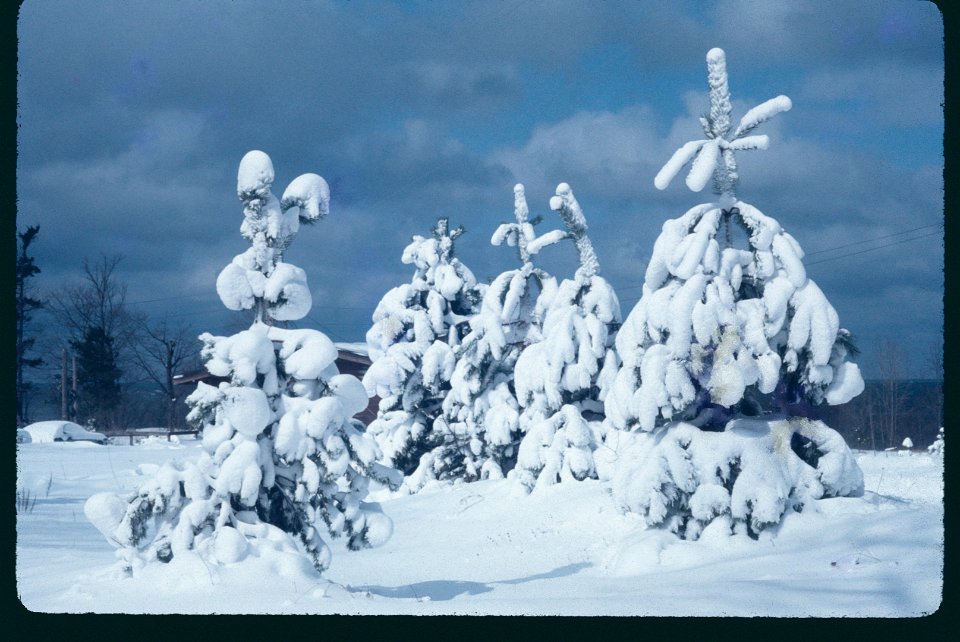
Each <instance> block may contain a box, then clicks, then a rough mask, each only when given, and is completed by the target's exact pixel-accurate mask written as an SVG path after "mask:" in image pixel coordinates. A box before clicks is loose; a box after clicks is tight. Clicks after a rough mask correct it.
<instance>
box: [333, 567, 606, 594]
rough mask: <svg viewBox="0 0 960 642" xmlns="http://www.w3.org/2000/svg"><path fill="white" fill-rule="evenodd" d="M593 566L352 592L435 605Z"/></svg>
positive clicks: (370, 587)
mask: <svg viewBox="0 0 960 642" xmlns="http://www.w3.org/2000/svg"><path fill="white" fill-rule="evenodd" d="M588 566H590V563H589V562H578V563H576V564H567V565H566V566H561V567H559V568H555V569H554V570H552V571H547V572H545V573H537V574H536V575H528V576H526V577H518V578H516V579H512V580H497V581H493V582H489V583H487V584H484V583H483V582H467V581H462V580H430V581H427V582H417V583H416V584H403V585H401V586H375V585H367V586H350V587H347V588H348V590H350V591H366V592H368V593H372V594H373V595H379V596H381V597H390V598H416V599H418V600H419V599H422V598H424V597H426V598H429V599H430V600H431V601H434V602H437V601H439V602H443V601H446V600H452V599H453V598H455V597H457V596H458V595H479V594H480V593H488V592H490V591H492V590H493V586H492V585H493V584H524V583H526V582H534V581H536V580H548V579H553V578H557V577H565V576H567V575H573V574H574V573H578V572H580V571H581V570H583V569H585V568H586V567H588Z"/></svg>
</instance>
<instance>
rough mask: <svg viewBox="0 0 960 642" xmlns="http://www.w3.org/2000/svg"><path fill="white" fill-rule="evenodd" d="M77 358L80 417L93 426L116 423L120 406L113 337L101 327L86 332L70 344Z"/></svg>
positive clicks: (118, 369)
mask: <svg viewBox="0 0 960 642" xmlns="http://www.w3.org/2000/svg"><path fill="white" fill-rule="evenodd" d="M70 346H71V347H72V348H73V350H74V352H75V354H76V357H77V371H78V372H77V375H78V379H79V387H80V390H79V399H78V403H79V408H78V412H79V414H80V415H81V416H83V417H86V418H87V420H88V421H93V423H94V425H96V426H109V425H113V424H115V423H116V421H115V419H116V418H115V414H116V411H117V408H118V406H119V405H120V374H121V373H120V368H118V367H117V362H116V350H115V348H114V342H113V337H111V336H110V335H108V334H107V332H106V331H105V330H104V329H103V328H102V327H92V328H87V330H86V331H85V332H84V334H83V337H82V338H81V339H80V340H79V341H77V340H73V341H71V342H70Z"/></svg>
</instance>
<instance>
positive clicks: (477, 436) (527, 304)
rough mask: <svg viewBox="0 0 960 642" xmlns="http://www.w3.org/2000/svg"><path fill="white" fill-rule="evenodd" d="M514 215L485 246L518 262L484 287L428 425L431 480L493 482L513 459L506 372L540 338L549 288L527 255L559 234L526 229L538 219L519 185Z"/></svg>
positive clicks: (513, 417)
mask: <svg viewBox="0 0 960 642" xmlns="http://www.w3.org/2000/svg"><path fill="white" fill-rule="evenodd" d="M514 215H515V217H516V223H503V224H501V225H500V226H499V227H498V228H497V230H496V231H495V232H494V234H493V238H491V240H490V242H491V243H492V244H493V245H501V244H503V243H504V242H506V243H507V244H508V245H511V246H516V248H517V253H518V256H519V259H520V264H521V265H520V267H519V268H518V269H515V270H508V271H506V272H504V273H502V274H500V275H499V276H498V277H497V278H495V279H494V280H493V282H492V283H491V284H490V286H489V287H488V288H487V290H486V293H485V294H484V297H483V302H482V303H481V305H480V309H479V311H478V312H477V314H476V315H475V316H474V317H473V318H471V319H470V333H469V334H468V335H467V336H466V337H465V338H464V339H463V343H462V344H461V345H460V347H459V349H458V351H457V353H458V356H457V363H456V367H455V368H454V370H453V375H452V376H451V378H450V392H449V393H448V394H447V396H446V398H445V399H444V400H443V414H442V415H441V416H439V417H438V418H437V420H436V421H435V422H434V426H433V427H434V431H435V432H436V436H437V438H438V439H441V440H442V443H441V444H440V445H439V446H438V447H437V448H435V449H434V450H433V451H432V452H431V454H430V461H431V471H430V472H431V474H432V475H433V476H434V477H436V478H437V479H449V478H462V479H465V480H467V481H473V480H476V479H481V478H483V479H486V478H494V479H499V478H501V477H503V476H504V475H505V474H506V473H507V472H509V471H510V470H511V469H512V468H513V466H514V464H515V462H516V458H517V447H518V446H519V443H520V437H521V436H522V431H521V429H520V405H519V403H518V402H517V399H516V392H515V388H514V383H513V371H514V367H515V365H516V363H517V358H518V357H519V356H520V354H521V353H522V352H523V351H524V350H525V349H526V348H527V347H529V346H530V345H532V344H535V343H537V342H538V341H540V339H541V330H540V326H541V322H542V310H541V309H538V308H537V301H538V298H539V295H540V294H541V293H542V292H547V293H550V292H553V291H554V290H556V287H557V286H556V280H555V279H554V278H553V277H552V276H550V275H548V274H547V273H546V272H544V271H543V270H542V269H540V268H538V267H535V266H534V265H533V257H534V256H535V255H536V254H537V253H538V252H539V251H540V249H542V248H543V247H545V246H547V245H549V244H551V243H555V242H557V241H559V240H560V238H561V236H560V235H559V234H558V233H557V232H551V233H548V234H546V235H544V236H543V237H541V238H537V236H536V233H535V232H534V226H535V225H537V224H538V223H539V222H540V220H541V219H540V217H539V216H538V217H536V218H534V219H532V220H530V219H529V208H528V207H527V201H526V197H525V195H524V190H523V185H516V186H515V187H514ZM560 234H562V233H560ZM548 296H549V295H548Z"/></svg>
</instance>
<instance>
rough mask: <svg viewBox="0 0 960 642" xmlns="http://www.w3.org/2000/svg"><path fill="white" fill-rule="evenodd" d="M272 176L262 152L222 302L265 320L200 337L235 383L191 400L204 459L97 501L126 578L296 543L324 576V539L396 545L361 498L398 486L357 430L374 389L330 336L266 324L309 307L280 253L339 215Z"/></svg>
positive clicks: (90, 512)
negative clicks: (178, 561)
mask: <svg viewBox="0 0 960 642" xmlns="http://www.w3.org/2000/svg"><path fill="white" fill-rule="evenodd" d="M273 178H274V172H273V164H272V162H271V161H270V158H269V157H268V156H267V155H266V154H264V153H263V152H260V151H252V152H249V153H248V154H246V155H245V156H244V157H243V160H242V161H241V162H240V170H239V173H238V177H237V193H238V195H239V196H240V200H241V201H242V202H243V213H244V220H243V224H242V225H241V227H240V230H241V233H242V235H243V236H244V238H246V239H247V240H249V241H250V243H251V247H250V249H249V250H247V251H246V252H244V253H243V254H240V255H239V256H237V257H236V258H234V260H233V262H232V263H231V264H229V265H228V266H227V267H226V268H225V269H224V270H223V271H222V272H221V273H220V276H219V278H218V279H217V292H218V294H219V295H220V298H221V300H222V301H223V303H224V305H226V306H227V307H228V308H230V309H232V310H248V309H254V310H255V311H256V315H255V318H254V322H253V325H252V326H251V327H250V329H249V330H245V331H243V332H240V333H238V334H235V335H233V336H229V337H217V336H213V335H211V334H209V333H204V334H203V335H201V337H200V339H201V341H202V342H203V350H202V353H201V354H202V356H203V358H204V361H205V364H206V367H207V369H208V370H209V371H210V373H211V374H214V375H217V376H220V377H228V378H229V382H224V383H221V384H220V385H219V387H213V386H210V385H207V384H204V383H199V384H198V385H197V389H196V390H195V391H194V392H193V393H192V394H191V395H190V396H189V397H188V398H187V403H188V404H189V405H190V406H191V407H192V409H191V411H190V414H189V415H188V419H189V420H190V421H192V422H194V423H195V424H196V425H198V426H201V427H202V430H203V453H202V454H201V456H200V458H199V460H198V461H197V462H195V463H194V462H189V463H182V462H178V461H176V462H171V463H168V464H165V465H164V466H163V467H161V469H160V470H159V471H158V473H157V474H156V476H155V477H153V479H151V480H149V481H147V482H146V483H144V484H142V485H141V486H140V488H139V489H138V490H136V491H135V492H133V493H132V494H130V495H129V496H127V497H125V498H121V497H118V496H116V495H113V494H109V493H105V494H101V495H95V496H94V497H92V498H90V500H88V501H87V504H86V506H85V512H86V513H87V516H88V518H89V519H90V520H91V521H92V522H93V523H94V525H95V526H97V528H98V529H100V530H101V532H103V533H104V535H106V536H107V538H108V539H109V540H110V541H112V542H114V543H115V544H117V545H119V547H120V548H119V551H118V557H119V558H120V559H121V561H122V564H123V567H124V569H125V570H126V571H127V572H133V571H134V570H135V569H137V568H138V567H139V566H141V565H142V564H143V563H144V562H149V561H152V560H159V561H161V562H169V561H170V560H171V559H173V558H175V557H177V556H180V555H186V554H197V555H200V556H201V558H203V559H204V560H205V561H208V562H220V563H231V562H236V561H238V560H240V559H242V558H243V557H244V556H245V555H246V554H247V551H248V549H251V548H252V549H256V547H258V546H268V547H271V548H277V547H281V548H283V547H286V548H294V547H296V546H297V544H295V540H293V539H291V537H290V536H294V537H295V538H296V539H297V540H299V542H300V544H299V546H300V547H301V548H302V550H304V551H306V552H307V553H308V554H309V556H310V558H311V560H312V562H313V565H314V567H315V568H316V569H317V570H318V571H322V570H324V569H326V568H327V566H328V565H329V563H330V549H329V547H328V546H327V544H326V542H325V541H324V539H323V537H322V536H321V532H322V531H324V530H326V531H327V532H328V533H329V534H330V535H331V536H333V537H338V536H341V535H346V536H347V538H348V546H349V548H351V549H359V548H362V547H366V546H372V545H377V544H379V543H381V542H383V541H385V540H386V539H387V538H388V537H389V536H390V533H391V530H392V525H391V522H390V520H389V518H387V517H386V516H385V515H383V513H382V512H380V509H379V506H377V505H376V504H372V503H365V502H364V501H363V499H364V497H365V496H366V494H367V488H368V485H369V483H370V481H371V480H376V481H378V482H381V483H383V484H387V485H391V486H394V487H396V486H397V485H398V484H399V481H400V479H399V475H398V474H397V472H396V471H393V470H391V469H389V468H386V467H384V466H382V465H381V464H379V463H377V460H378V459H379V458H380V453H379V451H378V449H377V446H376V443H375V442H374V441H373V439H372V438H370V437H369V436H368V435H366V434H365V433H364V431H363V425H362V424H361V423H360V422H359V421H357V420H355V419H351V417H352V416H353V415H354V414H356V413H357V412H360V411H362V410H363V409H364V408H365V407H366V404H367V395H366V392H365V390H364V388H363V386H362V385H361V383H360V382H359V381H358V380H357V379H356V378H355V377H353V376H350V375H341V374H339V373H338V371H337V367H336V365H335V363H334V361H335V359H336V357H337V350H336V348H335V347H334V345H333V343H331V341H330V340H329V339H328V338H327V337H326V336H325V335H324V334H322V333H320V332H317V331H315V330H307V329H301V330H295V329H283V328H277V327H272V326H270V325H268V324H267V323H265V321H268V320H269V319H275V320H296V319H299V318H302V317H303V316H305V315H306V314H307V312H308V311H309V310H310V305H311V299H310V291H309V289H308V288H307V283H306V275H305V274H304V272H303V270H301V269H300V268H298V267H296V266H293V265H290V264H287V263H284V262H283V261H282V257H283V251H284V250H285V249H286V247H287V246H288V245H289V244H290V242H291V241H292V240H293V236H294V235H295V234H296V232H297V229H298V227H299V225H300V223H301V222H302V223H309V222H313V221H315V220H317V219H319V218H321V217H322V216H324V215H325V214H326V213H327V210H328V204H329V191H328V187H327V183H326V181H324V180H323V178H321V177H320V176H317V175H316V174H304V175H302V176H300V177H299V178H297V179H295V180H294V181H293V182H292V183H290V185H289V186H288V187H287V189H286V191H285V192H284V194H283V198H282V199H280V200H277V198H276V197H275V196H274V195H273V193H272V192H271V190H270V186H271V184H272V183H273Z"/></svg>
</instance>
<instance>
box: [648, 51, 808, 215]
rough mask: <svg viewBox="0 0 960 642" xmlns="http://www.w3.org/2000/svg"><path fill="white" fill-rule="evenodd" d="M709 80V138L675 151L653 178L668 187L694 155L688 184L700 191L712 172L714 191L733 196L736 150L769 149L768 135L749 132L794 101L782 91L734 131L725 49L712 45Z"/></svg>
mask: <svg viewBox="0 0 960 642" xmlns="http://www.w3.org/2000/svg"><path fill="white" fill-rule="evenodd" d="M707 80H708V82H709V85H710V114H709V115H707V116H704V117H701V118H700V124H701V126H702V127H703V133H704V135H705V136H706V138H705V139H702V140H694V141H690V142H689V143H687V144H685V145H684V146H682V147H681V148H680V149H678V150H677V151H676V152H674V154H673V156H672V157H671V158H670V160H668V161H667V163H666V165H664V166H663V168H662V169H661V170H660V171H659V172H658V173H657V176H656V178H654V179H653V184H654V185H655V186H656V187H657V189H666V187H667V185H669V184H670V181H672V180H673V177H674V176H676V175H677V174H678V173H679V172H680V170H681V169H683V167H684V166H685V165H686V164H687V163H689V162H690V160H691V159H692V160H693V163H692V164H691V167H690V172H689V174H687V181H686V182H687V187H689V188H690V189H691V190H692V191H694V192H699V191H700V190H702V189H703V188H704V187H705V186H706V184H707V181H708V180H710V177H711V176H712V177H713V190H714V192H716V193H717V194H720V195H725V196H729V197H731V198H732V197H733V196H734V192H735V189H736V186H737V181H738V180H739V175H738V174H737V161H736V158H735V157H734V152H735V151H740V150H745V149H766V148H767V147H768V146H769V144H770V139H769V138H768V137H767V136H765V135H760V136H747V135H746V134H748V133H749V132H751V131H753V130H754V129H755V128H756V127H757V126H758V125H760V124H761V123H763V122H765V121H767V120H770V119H771V118H773V117H774V116H776V115H777V114H779V113H780V112H782V111H788V110H789V109H790V108H791V107H792V106H793V103H791V102H790V99H789V98H787V97H786V96H782V95H781V96H777V97H776V98H771V99H770V100H768V101H766V102H764V103H761V104H760V105H757V106H756V107H754V108H753V109H751V110H749V111H748V112H747V113H746V114H744V116H743V118H741V119H740V123H739V125H737V128H736V129H734V130H733V131H732V132H731V131H730V112H731V111H732V110H731V106H730V88H729V86H728V83H727V63H726V55H725V54H724V53H723V49H718V48H713V49H711V50H710V51H708V52H707Z"/></svg>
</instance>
